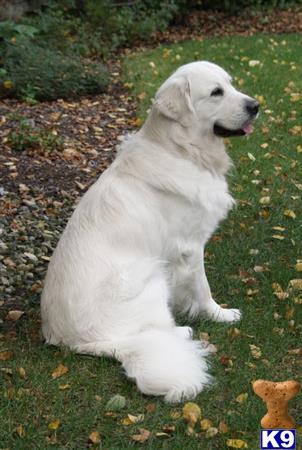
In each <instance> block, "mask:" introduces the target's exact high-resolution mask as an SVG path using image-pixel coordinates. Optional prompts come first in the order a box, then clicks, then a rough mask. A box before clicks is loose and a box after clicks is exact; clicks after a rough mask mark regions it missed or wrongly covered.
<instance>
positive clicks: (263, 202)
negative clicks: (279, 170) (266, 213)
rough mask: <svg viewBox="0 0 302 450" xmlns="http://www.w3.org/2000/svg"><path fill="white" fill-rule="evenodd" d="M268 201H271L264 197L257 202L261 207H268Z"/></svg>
mask: <svg viewBox="0 0 302 450" xmlns="http://www.w3.org/2000/svg"><path fill="white" fill-rule="evenodd" d="M270 201H271V198H270V197H269V196H268V195H267V196H265V197H261V198H260V200H259V203H260V204H261V205H268V204H269V203H270Z"/></svg>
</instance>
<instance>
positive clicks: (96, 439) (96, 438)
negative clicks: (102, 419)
mask: <svg viewBox="0 0 302 450" xmlns="http://www.w3.org/2000/svg"><path fill="white" fill-rule="evenodd" d="M89 441H90V442H91V443H92V444H99V443H100V442H101V435H100V433H99V432H98V431H92V432H91V433H90V435H89Z"/></svg>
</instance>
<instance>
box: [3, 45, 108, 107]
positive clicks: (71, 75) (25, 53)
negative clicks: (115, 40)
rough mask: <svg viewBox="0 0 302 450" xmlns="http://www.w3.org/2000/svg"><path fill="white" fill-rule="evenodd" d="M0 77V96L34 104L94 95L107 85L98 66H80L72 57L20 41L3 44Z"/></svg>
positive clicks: (81, 61) (106, 76)
mask: <svg viewBox="0 0 302 450" xmlns="http://www.w3.org/2000/svg"><path fill="white" fill-rule="evenodd" d="M1 73H2V77H1ZM0 77H1V78H0V80H1V81H2V90H1V91H0V94H2V96H5V95H8V94H9V95H15V96H16V97H18V98H21V99H28V98H29V99H36V100H54V99H56V98H67V97H70V96H78V95H84V94H85V95H87V94H97V93H100V92H103V91H104V89H105V88H106V86H107V84H108V81H109V77H108V72H107V70H106V69H105V67H104V66H103V65H102V64H96V63H91V62H83V60H81V59H80V58H79V57H76V56H75V55H73V56H68V55H64V54H61V53H60V52H57V51H53V50H49V49H46V48H43V47H40V46H39V45H36V44H34V43H32V42H31V41H30V40H24V39H23V40H21V42H17V43H15V44H14V43H9V44H7V46H6V52H5V55H4V64H3V68H2V72H0ZM7 81H9V82H10V83H11V84H10V85H8V83H7Z"/></svg>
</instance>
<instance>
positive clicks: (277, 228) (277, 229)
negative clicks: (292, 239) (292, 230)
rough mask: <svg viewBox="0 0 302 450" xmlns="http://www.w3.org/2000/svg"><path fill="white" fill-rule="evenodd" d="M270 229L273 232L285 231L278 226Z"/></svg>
mask: <svg viewBox="0 0 302 450" xmlns="http://www.w3.org/2000/svg"><path fill="white" fill-rule="evenodd" d="M272 229H273V230H275V231H284V230H285V228H284V227H280V226H276V227H272Z"/></svg>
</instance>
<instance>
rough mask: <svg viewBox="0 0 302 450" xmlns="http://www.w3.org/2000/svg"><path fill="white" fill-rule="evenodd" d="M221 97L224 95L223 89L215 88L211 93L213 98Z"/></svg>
mask: <svg viewBox="0 0 302 450" xmlns="http://www.w3.org/2000/svg"><path fill="white" fill-rule="evenodd" d="M219 95H223V89H221V88H219V87H218V88H215V89H214V90H213V91H212V92H211V97H218V96H219Z"/></svg>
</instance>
